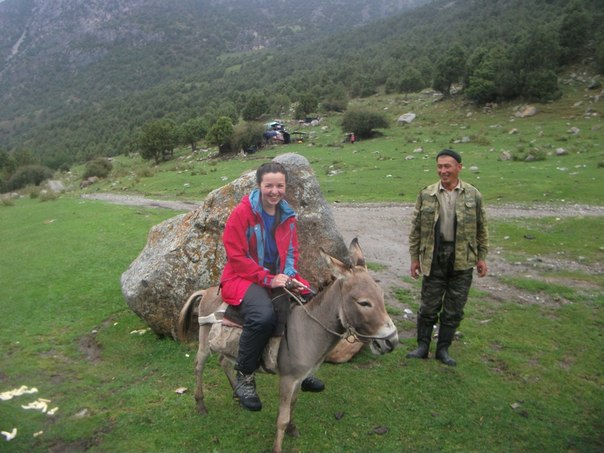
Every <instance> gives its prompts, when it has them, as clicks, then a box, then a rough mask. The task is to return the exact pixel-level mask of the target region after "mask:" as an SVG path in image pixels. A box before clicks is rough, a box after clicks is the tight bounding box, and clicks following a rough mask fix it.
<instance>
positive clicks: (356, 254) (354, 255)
mask: <svg viewBox="0 0 604 453" xmlns="http://www.w3.org/2000/svg"><path fill="white" fill-rule="evenodd" d="M348 252H349V253H350V260H351V261H352V265H353V266H361V267H364V268H365V269H367V264H366V263H365V256H364V255H363V250H361V246H360V245H359V240H358V238H354V239H353V240H352V242H351V243H350V247H348Z"/></svg>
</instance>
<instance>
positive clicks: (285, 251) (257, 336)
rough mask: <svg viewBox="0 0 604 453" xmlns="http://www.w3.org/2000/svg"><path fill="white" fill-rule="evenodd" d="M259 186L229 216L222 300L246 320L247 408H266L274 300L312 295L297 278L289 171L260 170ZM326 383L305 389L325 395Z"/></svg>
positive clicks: (242, 397) (242, 363)
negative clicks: (263, 372)
mask: <svg viewBox="0 0 604 453" xmlns="http://www.w3.org/2000/svg"><path fill="white" fill-rule="evenodd" d="M256 183H257V185H258V186H257V188H256V189H254V190H253V191H252V193H251V194H249V195H246V196H244V197H243V198H242V199H241V202H240V203H239V204H238V205H237V206H236V207H235V209H234V210H233V212H232V213H231V215H230V216H229V218H228V220H227V223H226V226H225V229H224V234H223V242H224V248H225V250H226V255H227V263H226V265H225V267H224V270H223V272H222V276H221V278H220V288H221V294H222V299H223V300H224V301H225V302H226V303H227V304H229V305H233V306H238V311H239V314H240V315H241V316H242V317H243V332H242V333H241V338H240V340H239V355H238V357H237V363H236V364H235V370H237V384H236V387H235V396H236V397H237V398H238V399H239V403H240V404H241V406H243V407H244V408H246V409H248V410H251V411H259V410H260V409H262V403H261V401H260V398H259V397H258V394H257V393H256V381H255V377H254V373H255V371H256V369H257V368H258V366H259V364H260V359H261V357H262V352H263V351H264V348H265V346H266V345H267V343H268V341H269V339H270V337H271V335H272V334H273V330H274V328H275V327H276V323H277V315H276V313H275V312H274V309H273V302H272V299H273V298H274V297H275V294H274V293H275V291H279V290H280V291H283V290H281V289H280V288H283V287H285V286H287V287H288V288H290V287H291V288H292V289H293V290H294V291H299V292H301V293H304V292H306V293H308V292H309V291H308V290H307V289H304V288H308V287H309V284H308V282H307V281H306V280H304V279H303V278H302V277H301V276H300V275H299V274H298V255H299V253H298V234H297V230H296V228H297V220H296V213H295V212H294V210H293V209H292V208H291V207H290V205H289V204H288V203H287V201H285V199H284V197H285V190H286V184H287V171H286V169H285V167H284V166H283V165H281V164H280V163H277V162H269V163H265V164H262V165H261V166H260V167H259V168H258V169H257V170H256ZM324 387H325V386H324V384H323V382H321V381H320V380H319V379H318V378H316V377H313V376H309V377H307V378H306V379H305V380H304V381H302V390H304V391H313V392H320V391H322V390H323V389H324Z"/></svg>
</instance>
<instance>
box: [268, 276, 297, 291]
mask: <svg viewBox="0 0 604 453" xmlns="http://www.w3.org/2000/svg"><path fill="white" fill-rule="evenodd" d="M289 281H293V280H292V279H291V278H290V277H289V276H288V275H285V274H277V275H275V278H273V280H272V281H271V288H284V287H285V286H287V284H288V282H289Z"/></svg>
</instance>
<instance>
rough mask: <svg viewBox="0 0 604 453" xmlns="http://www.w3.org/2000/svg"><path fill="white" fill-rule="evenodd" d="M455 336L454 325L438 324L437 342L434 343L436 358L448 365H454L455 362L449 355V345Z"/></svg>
mask: <svg viewBox="0 0 604 453" xmlns="http://www.w3.org/2000/svg"><path fill="white" fill-rule="evenodd" d="M454 336H455V327H451V326H443V325H442V324H441V325H440V327H439V329H438V343H436V356H435V358H436V360H439V361H440V362H442V363H444V364H445V365H449V366H456V365H457V362H455V360H453V358H451V356H449V346H451V343H452V342H453V337H454Z"/></svg>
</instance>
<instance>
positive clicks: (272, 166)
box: [256, 162, 287, 185]
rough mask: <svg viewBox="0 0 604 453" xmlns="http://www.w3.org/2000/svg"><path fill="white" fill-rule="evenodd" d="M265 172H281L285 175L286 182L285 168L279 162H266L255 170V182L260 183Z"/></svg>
mask: <svg viewBox="0 0 604 453" xmlns="http://www.w3.org/2000/svg"><path fill="white" fill-rule="evenodd" d="M267 173H283V174H284V175H285V182H286V183H287V170H286V169H285V167H284V166H283V165H282V164H280V163H279V162H266V163H264V164H262V165H260V167H258V170H256V183H257V184H258V185H260V183H261V182H262V178H263V177H264V175H265V174H267Z"/></svg>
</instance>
